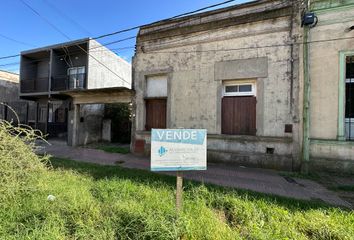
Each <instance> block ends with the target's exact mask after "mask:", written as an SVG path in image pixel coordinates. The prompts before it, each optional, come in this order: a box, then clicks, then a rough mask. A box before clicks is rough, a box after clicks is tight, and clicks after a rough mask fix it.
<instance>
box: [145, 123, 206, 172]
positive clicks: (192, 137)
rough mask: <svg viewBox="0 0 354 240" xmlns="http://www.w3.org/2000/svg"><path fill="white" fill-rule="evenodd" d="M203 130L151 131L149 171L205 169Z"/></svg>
mask: <svg viewBox="0 0 354 240" xmlns="http://www.w3.org/2000/svg"><path fill="white" fill-rule="evenodd" d="M206 144H207V131H206V130H205V129H152V130H151V171H189V170H206V169H207V161H206V154H207V145H206Z"/></svg>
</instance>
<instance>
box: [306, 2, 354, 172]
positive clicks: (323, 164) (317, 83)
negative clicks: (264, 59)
mask: <svg viewBox="0 0 354 240" xmlns="http://www.w3.org/2000/svg"><path fill="white" fill-rule="evenodd" d="M311 10H312V11H314V12H315V14H316V16H317V17H318V24H317V25H316V26H315V27H313V28H310V29H309V37H308V42H309V45H308V46H309V78H310V84H309V86H310V97H309V104H310V111H309V113H310V115H309V121H310V124H309V126H310V129H309V136H310V147H309V157H310V159H309V165H310V168H312V169H313V170H312V171H316V170H317V169H319V170H322V169H325V170H336V171H339V172H354V143H353V142H352V141H347V140H346V137H345V117H344V112H345V63H344V61H345V56H347V55H354V44H353V38H354V31H350V30H349V28H350V27H351V26H354V17H353V16H354V1H350V0H347V1H326V0H318V1H313V2H312V5H311ZM301 59H302V58H301ZM301 62H302V61H301ZM303 79H304V78H303V77H300V81H301V82H302V83H303Z"/></svg>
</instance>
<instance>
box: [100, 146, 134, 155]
mask: <svg viewBox="0 0 354 240" xmlns="http://www.w3.org/2000/svg"><path fill="white" fill-rule="evenodd" d="M96 149H99V150H102V151H105V152H109V153H121V154H128V153H130V149H129V147H118V146H98V147H97V148H96Z"/></svg>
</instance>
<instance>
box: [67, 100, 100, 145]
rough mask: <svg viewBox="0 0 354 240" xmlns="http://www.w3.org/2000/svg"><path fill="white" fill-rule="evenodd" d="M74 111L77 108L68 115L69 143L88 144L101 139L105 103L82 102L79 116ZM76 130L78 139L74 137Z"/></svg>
mask: <svg viewBox="0 0 354 240" xmlns="http://www.w3.org/2000/svg"><path fill="white" fill-rule="evenodd" d="M74 111H75V108H73V109H72V110H71V111H69V115H68V119H69V121H68V145H74V146H78V145H87V144H89V143H95V142H99V141H101V140H102V121H103V116H104V104H81V105H80V109H79V111H78V115H77V116H76V115H75V112H74ZM74 125H75V126H74ZM74 131H75V132H76V136H75V137H76V139H73V138H75V137H74Z"/></svg>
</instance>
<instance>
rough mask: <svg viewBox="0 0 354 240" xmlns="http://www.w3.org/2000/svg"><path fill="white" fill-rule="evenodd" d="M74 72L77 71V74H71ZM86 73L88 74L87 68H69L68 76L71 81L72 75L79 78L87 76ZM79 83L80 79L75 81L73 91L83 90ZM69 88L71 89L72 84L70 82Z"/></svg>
mask: <svg viewBox="0 0 354 240" xmlns="http://www.w3.org/2000/svg"><path fill="white" fill-rule="evenodd" d="M73 70H74V71H75V73H74V74H70V72H71V71H73ZM85 73H86V68H85V66H81V67H71V68H68V70H67V74H68V77H69V79H70V76H71V75H76V76H77V75H78V74H85ZM78 82H79V81H78V79H75V81H74V86H73V88H72V89H78V88H83V86H80V84H79V83H78ZM83 84H85V83H83ZM69 87H70V82H69Z"/></svg>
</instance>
